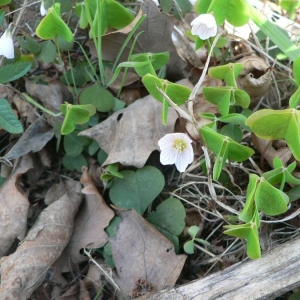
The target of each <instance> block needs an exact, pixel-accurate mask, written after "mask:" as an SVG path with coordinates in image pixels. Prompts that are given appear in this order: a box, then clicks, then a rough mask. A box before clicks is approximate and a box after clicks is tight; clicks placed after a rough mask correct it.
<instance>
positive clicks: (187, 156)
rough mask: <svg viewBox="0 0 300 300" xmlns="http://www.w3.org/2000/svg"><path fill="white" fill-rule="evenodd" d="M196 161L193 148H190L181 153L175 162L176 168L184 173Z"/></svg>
mask: <svg viewBox="0 0 300 300" xmlns="http://www.w3.org/2000/svg"><path fill="white" fill-rule="evenodd" d="M193 160H194V151H193V147H192V146H190V147H188V148H187V149H186V150H185V151H184V152H182V153H180V154H179V155H178V157H177V160H176V162H175V166H176V168H177V170H178V171H179V172H184V171H185V170H186V168H187V166H188V165H189V164H190V163H192V162H193Z"/></svg>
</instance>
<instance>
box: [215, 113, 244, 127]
mask: <svg viewBox="0 0 300 300" xmlns="http://www.w3.org/2000/svg"><path fill="white" fill-rule="evenodd" d="M246 120H247V118H246V117H245V116H243V115H241V114H235V113H233V114H229V115H226V116H222V117H220V118H219V121H221V122H223V123H229V124H235V125H240V126H245V122H246Z"/></svg>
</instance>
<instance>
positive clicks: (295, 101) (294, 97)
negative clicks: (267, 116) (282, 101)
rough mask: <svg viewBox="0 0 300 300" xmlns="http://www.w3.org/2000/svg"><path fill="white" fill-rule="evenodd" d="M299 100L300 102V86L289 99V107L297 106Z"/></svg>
mask: <svg viewBox="0 0 300 300" xmlns="http://www.w3.org/2000/svg"><path fill="white" fill-rule="evenodd" d="M299 102H300V87H299V88H298V89H297V90H296V92H295V93H294V94H293V95H292V96H291V98H290V100H289V107H290V108H297V106H298V104H299Z"/></svg>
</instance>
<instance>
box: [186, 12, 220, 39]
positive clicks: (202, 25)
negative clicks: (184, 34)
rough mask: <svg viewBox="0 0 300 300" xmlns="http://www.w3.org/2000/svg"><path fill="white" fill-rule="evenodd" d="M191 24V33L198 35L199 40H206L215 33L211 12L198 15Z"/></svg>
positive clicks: (215, 27)
mask: <svg viewBox="0 0 300 300" xmlns="http://www.w3.org/2000/svg"><path fill="white" fill-rule="evenodd" d="M191 26H192V34H193V35H198V36H199V37H200V39H201V40H207V39H208V38H210V37H212V36H215V35H216V34H217V23H216V19H215V17H214V16H213V15H212V14H202V15H200V16H198V17H197V18H196V19H194V20H193V21H192V23H191Z"/></svg>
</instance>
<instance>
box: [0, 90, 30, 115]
mask: <svg viewBox="0 0 300 300" xmlns="http://www.w3.org/2000/svg"><path fill="white" fill-rule="evenodd" d="M0 98H3V99H6V100H7V101H8V102H9V103H10V104H14V106H15V107H16V108H17V111H18V113H19V114H20V118H21V119H26V118H27V117H28V115H29V114H30V113H31V111H32V110H35V108H34V107H33V105H31V104H30V103H29V102H28V101H26V100H25V98H24V96H23V95H22V94H21V93H20V92H19V91H18V90H16V89H14V88H13V87H11V86H9V85H2V84H0Z"/></svg>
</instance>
